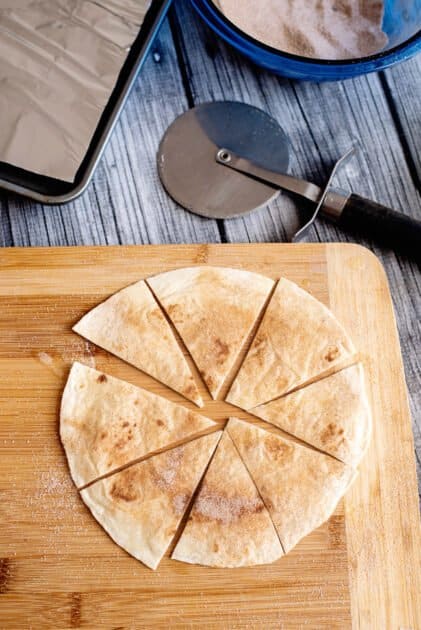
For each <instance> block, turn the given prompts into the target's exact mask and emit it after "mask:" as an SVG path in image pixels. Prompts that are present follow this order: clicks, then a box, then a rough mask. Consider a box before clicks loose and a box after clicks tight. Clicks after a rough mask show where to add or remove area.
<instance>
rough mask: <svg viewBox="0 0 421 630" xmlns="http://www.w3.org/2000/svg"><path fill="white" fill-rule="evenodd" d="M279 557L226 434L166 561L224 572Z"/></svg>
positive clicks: (275, 538)
mask: <svg viewBox="0 0 421 630" xmlns="http://www.w3.org/2000/svg"><path fill="white" fill-rule="evenodd" d="M282 555H283V551H282V547H281V544H280V542H279V538H278V535H277V533H276V531H275V528H274V526H273V523H272V521H271V519H270V516H269V513H268V511H267V509H266V508H265V506H264V504H263V501H262V499H261V498H260V496H259V493H258V492H257V489H256V486H255V485H254V482H253V481H252V479H251V477H250V475H249V473H248V471H247V469H246V467H245V466H244V464H243V462H242V460H241V458H240V456H239V454H238V451H237V449H236V448H235V446H234V444H233V442H232V440H231V438H230V436H229V434H228V433H227V432H226V431H225V432H224V434H223V436H222V438H221V440H220V442H219V444H218V447H217V450H216V452H215V455H214V457H213V459H212V462H211V464H210V466H209V468H208V470H207V472H206V474H205V477H204V479H203V482H202V485H201V487H200V490H199V493H198V495H197V497H196V498H195V501H194V504H193V508H192V511H191V513H190V516H189V520H188V521H187V524H186V527H185V528H184V530H183V533H182V535H181V537H180V539H179V541H178V543H177V546H176V548H175V549H174V552H173V554H172V556H171V557H172V558H173V559H175V560H181V561H182V562H189V563H191V564H202V565H205V566H211V567H223V568H224V567H244V566H253V565H256V564H266V563H269V562H274V561H275V560H277V559H278V558H280V557H281V556H282Z"/></svg>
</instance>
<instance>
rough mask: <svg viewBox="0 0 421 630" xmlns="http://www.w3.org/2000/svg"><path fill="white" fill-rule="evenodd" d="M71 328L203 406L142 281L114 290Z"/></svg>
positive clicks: (173, 342) (169, 333) (187, 368)
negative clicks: (116, 291)
mask: <svg viewBox="0 0 421 630" xmlns="http://www.w3.org/2000/svg"><path fill="white" fill-rule="evenodd" d="M73 330H74V331H75V332H77V333H78V334H79V335H81V336H82V337H85V339H88V340H89V341H92V342H93V343H95V344H96V345H97V346H100V347H101V348H104V350H108V352H111V353H112V354H115V355H116V356H117V357H120V359H123V360H124V361H127V363H130V364H131V365H134V366H135V367H137V368H138V369H139V370H143V372H146V373H147V374H150V375H151V376H153V377H154V378H156V379H157V380H158V381H161V383H164V384H165V385H167V386H168V387H170V388H171V389H173V390H174V391H176V392H179V393H180V394H182V395H183V396H184V397H185V398H187V399H189V400H192V401H193V402H194V403H196V405H197V406H198V407H202V406H203V401H202V398H201V396H200V394H199V392H198V390H197V387H196V383H195V381H194V379H193V376H192V374H191V372H190V368H189V366H188V364H187V362H186V360H185V358H184V356H183V353H182V351H181V348H180V347H179V345H178V343H177V340H176V338H175V336H174V333H173V331H172V330H171V326H170V325H169V323H168V322H167V320H166V319H165V316H164V314H163V312H162V311H161V309H160V307H159V305H158V304H157V303H156V300H155V299H154V297H153V295H152V293H151V291H150V289H149V288H148V286H147V285H146V283H145V282H144V281H143V280H141V281H140V282H136V284H132V285H130V286H128V287H126V288H125V289H122V290H121V291H118V293H114V295H112V296H111V297H109V298H108V299H107V300H105V302H102V303H101V304H99V305H98V306H96V307H95V308H93V309H92V310H91V311H89V312H88V313H86V315H84V317H82V319H81V320H80V321H78V323H77V324H75V326H73Z"/></svg>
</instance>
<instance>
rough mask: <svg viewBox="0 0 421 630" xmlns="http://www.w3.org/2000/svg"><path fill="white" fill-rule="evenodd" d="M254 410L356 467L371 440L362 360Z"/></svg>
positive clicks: (255, 412)
mask: <svg viewBox="0 0 421 630" xmlns="http://www.w3.org/2000/svg"><path fill="white" fill-rule="evenodd" d="M251 413H252V414H254V415H255V416H258V417H259V418H262V419H263V420H267V421H268V422H271V423H272V424H274V425H276V426H278V427H280V428H281V429H283V430H284V431H287V432H288V433H291V434H292V435H295V436H296V437H298V438H300V439H301V440H303V441H304V442H308V443H309V444H311V445H312V446H315V447H316V448H318V449H320V450H322V451H325V452H326V453H329V454H330V455H333V456H334V457H336V458H337V459H340V460H341V461H342V462H344V463H345V464H349V465H350V466H354V467H356V466H357V465H358V463H359V461H360V460H361V458H362V456H363V455H364V452H365V450H366V448H367V446H368V443H369V441H370V435H371V414H370V407H369V405H368V400H367V396H366V393H365V386H364V373H363V368H362V365H361V364H357V365H353V366H351V367H348V368H345V369H344V370H341V371H340V372H337V373H336V374H333V375H332V376H327V377H326V378H324V379H322V380H320V381H316V382H315V383H312V384H311V385H308V386H307V387H303V388H302V389H299V390H298V391H296V392H293V393H292V394H288V395H286V396H283V397H282V398H278V399H276V400H273V401H272V402H270V403H267V404H266V405H261V406H260V407H255V408H254V409H251Z"/></svg>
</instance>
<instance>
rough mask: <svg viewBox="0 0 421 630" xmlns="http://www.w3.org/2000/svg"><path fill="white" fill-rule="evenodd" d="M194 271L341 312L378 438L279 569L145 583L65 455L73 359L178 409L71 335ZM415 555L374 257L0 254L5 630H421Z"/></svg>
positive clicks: (304, 252) (415, 532) (252, 248)
mask: <svg viewBox="0 0 421 630" xmlns="http://www.w3.org/2000/svg"><path fill="white" fill-rule="evenodd" d="M195 264H216V265H227V266H232V267H241V268H245V269H250V270H252V271H259V272H261V273H264V274H267V275H268V276H271V277H273V278H279V276H281V275H285V276H286V277H288V278H290V279H291V280H293V281H295V282H297V283H299V284H300V285H301V286H303V287H304V288H305V289H307V290H308V291H310V292H311V293H313V294H314V295H315V296H316V297H318V298H319V299H321V300H322V301H323V302H325V303H326V304H328V305H329V306H330V307H331V308H332V310H333V311H334V313H335V314H336V315H337V316H338V318H339V319H340V320H341V321H342V322H343V324H344V325H345V326H346V328H347V329H348V330H349V332H350V333H351V335H352V337H353V339H354V341H355V344H356V346H357V347H358V348H359V350H360V351H361V356H362V359H363V361H364V363H365V367H366V371H367V375H368V390H369V391H368V393H369V397H370V401H371V405H372V410H373V418H374V432H373V440H372V444H371V447H370V449H369V452H368V454H367V456H366V458H365V460H364V462H363V464H362V466H361V472H360V475H359V477H358V478H357V480H356V482H355V483H354V485H353V486H352V488H351V490H350V491H349V492H348V494H347V495H346V497H345V499H344V501H343V502H342V503H341V505H340V506H339V508H338V510H337V511H336V513H335V515H334V516H333V517H332V518H331V519H330V521H329V522H328V523H327V524H326V525H324V526H322V527H321V528H320V529H319V530H317V531H315V532H313V534H311V535H310V536H308V537H307V538H305V539H304V540H303V541H302V542H301V543H300V544H299V545H298V546H297V547H296V548H295V549H294V550H293V551H292V552H291V553H290V554H289V555H288V556H286V557H285V558H283V559H281V560H280V561H278V562H277V563H275V564H273V565H269V566H263V567H257V568H245V569H236V570H219V569H209V568H204V567H196V566H190V565H187V564H181V563H177V562H175V561H172V560H170V559H169V558H168V557H167V558H164V560H163V561H162V563H161V565H160V567H159V568H158V570H157V571H156V572H153V571H151V570H150V569H147V568H146V567H144V566H143V565H142V564H141V563H140V562H138V561H137V560H135V559H134V558H132V557H130V556H129V555H127V554H126V553H125V552H124V551H123V550H122V549H120V548H119V547H117V546H116V545H115V544H114V543H113V542H112V541H111V539H110V538H109V537H108V536H107V535H106V534H105V532H104V531H103V530H102V529H101V527H100V526H99V525H98V524H97V523H96V521H95V520H94V519H93V517H92V516H91V514H90V512H89V511H88V509H87V508H86V507H85V505H84V504H83V503H82V501H81V500H80V498H79V496H78V493H77V491H76V489H75V487H74V486H73V484H72V482H71V480H70V476H69V474H68V469H67V465H66V460H65V457H64V453H63V450H62V447H61V445H60V441H59V437H58V409H59V403H60V395H61V391H62V388H63V385H64V383H65V379H66V377H67V373H68V369H69V366H70V365H71V363H72V361H74V360H76V359H77V360H79V361H83V362H85V363H88V364H90V365H95V366H96V367H97V368H99V369H102V370H104V371H106V372H109V373H111V374H114V375H115V376H118V377H120V378H124V379H127V380H129V381H131V382H132V383H135V384H138V385H143V386H146V387H148V388H150V389H151V390H152V391H155V392H157V393H161V394H164V395H168V390H166V389H165V388H164V387H163V386H161V385H159V384H158V383H156V382H155V381H153V379H152V378H149V377H147V376H145V375H143V374H141V373H140V372H138V371H137V370H136V369H134V368H132V367H130V366H128V365H126V364H124V363H123V362H122V361H120V360H119V359H117V358H115V357H112V356H111V355H109V354H107V353H106V352H104V351H102V350H100V349H98V348H96V347H94V346H93V345H91V344H89V343H86V342H85V341H84V340H82V339H81V338H80V337H78V336H77V335H76V334H74V333H72V331H71V326H72V324H73V323H74V322H76V321H77V320H78V319H79V318H80V317H81V315H82V314H83V313H85V312H86V311H87V310H88V309H90V308H91V307H93V306H94V305H95V304H97V303H98V302H99V301H100V300H102V299H104V298H105V297H107V296H108V295H110V294H111V293H113V292H114V291H116V290H117V289H120V288H121V287H123V286H125V285H127V284H129V283H131V282H133V281H135V280H138V279H140V278H144V277H147V276H149V275H152V274H155V273H157V272H161V271H165V270H168V269H172V268H175V267H183V266H188V265H195ZM204 395H206V394H205V393H204ZM170 396H171V398H172V399H173V400H175V401H179V402H183V403H184V404H186V406H189V403H185V401H181V399H180V398H179V397H178V396H177V395H176V394H171V395H170ZM191 408H193V406H191ZM205 413H207V414H208V415H210V416H212V417H213V418H215V419H224V418H226V417H227V415H229V414H230V413H232V408H230V407H229V406H228V405H226V404H225V403H223V402H214V403H212V402H209V396H207V403H206V408H205ZM239 415H241V414H239ZM419 548H420V539H419V520H418V504H417V492H416V477H415V467H414V454H413V439H412V433H411V424H410V417H409V411H408V401H407V394H406V388H405V381H404V375H403V369H402V361H401V356H400V349H399V342H398V336H397V331H396V326H395V320H394V316H393V311H392V304H391V299H390V295H389V290H388V286H387V281H386V277H385V274H384V272H383V269H382V268H381V266H380V264H379V262H378V261H377V259H376V258H375V257H374V256H373V255H372V254H371V253H369V252H368V251H367V250H365V249H363V248H361V247H358V246H354V245H275V244H273V245H266V244H262V245H185V246H184V245H183V246H147V247H106V248H102V247H76V248H60V249H21V250H19V249H15V250H2V251H1V252H0V628H8V629H9V628H10V629H11V628H19V629H22V628H55V629H59V628H79V627H81V628H99V627H100V628H215V629H216V628H217V629H234V628H235V629H238V628H249V629H253V630H254V629H256V628H258V629H260V628H262V629H267V628H277V629H281V628H282V629H289V628H291V629H292V628H293V629H297V628H314V629H319V628H341V629H344V628H350V627H353V628H364V629H366V628H367V629H370V630H374V629H381V630H385V629H388V628H393V629H396V630H397V629H398V628H400V629H401V630H403V629H405V630H408V629H409V628H411V629H412V630H417V629H418V630H419V629H420V628H421V614H420V604H419V598H420V593H421V581H420V561H419ZM417 596H418V602H417Z"/></svg>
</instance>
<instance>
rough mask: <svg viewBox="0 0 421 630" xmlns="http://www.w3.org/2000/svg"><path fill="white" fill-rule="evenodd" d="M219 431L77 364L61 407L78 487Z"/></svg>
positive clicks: (62, 429) (63, 432)
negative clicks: (197, 436)
mask: <svg viewBox="0 0 421 630" xmlns="http://www.w3.org/2000/svg"><path fill="white" fill-rule="evenodd" d="M214 426H215V424H214V422H213V421H212V420H209V419H208V418H205V417H204V416H201V415H199V414H197V413H194V412H192V411H190V410H189V409H186V408H185V407H182V406H181V405H176V404H175V403H172V402H170V401H168V400H166V399H165V398H161V397H160V396H156V395H155V394H151V393H149V392H147V391H146V390H144V389H141V388H140V387H135V386H134V385H131V384H130V383H127V382H125V381H121V380H120V379H117V378H114V377H113V376H109V375H106V374H103V373H102V372H98V371H97V370H94V369H93V368H90V367H87V366H86V365H82V364H81V363H77V362H76V363H74V364H73V366H72V368H71V370H70V374H69V377H68V380H67V383H66V387H65V389H64V391H63V396H62V401H61V410H60V437H61V440H62V443H63V446H64V449H65V451H66V455H67V459H68V462H69V467H70V472H71V475H72V478H73V480H74V482H75V484H76V485H77V486H78V487H81V486H84V485H86V484H87V483H90V482H91V481H93V480H94V479H97V478H98V477H101V476H102V475H105V474H107V473H109V472H112V471H113V470H116V469H117V468H119V467H121V466H124V465H126V464H129V463H130V462H132V461H134V460H136V459H139V458H140V457H144V456H145V455H147V454H148V453H151V452H153V451H156V450H158V449H161V448H164V447H167V446H168V447H169V446H173V445H175V443H176V442H179V441H180V440H183V439H185V438H188V437H190V436H192V435H194V434H195V433H199V432H200V431H203V430H204V429H208V428H210V427H214Z"/></svg>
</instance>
